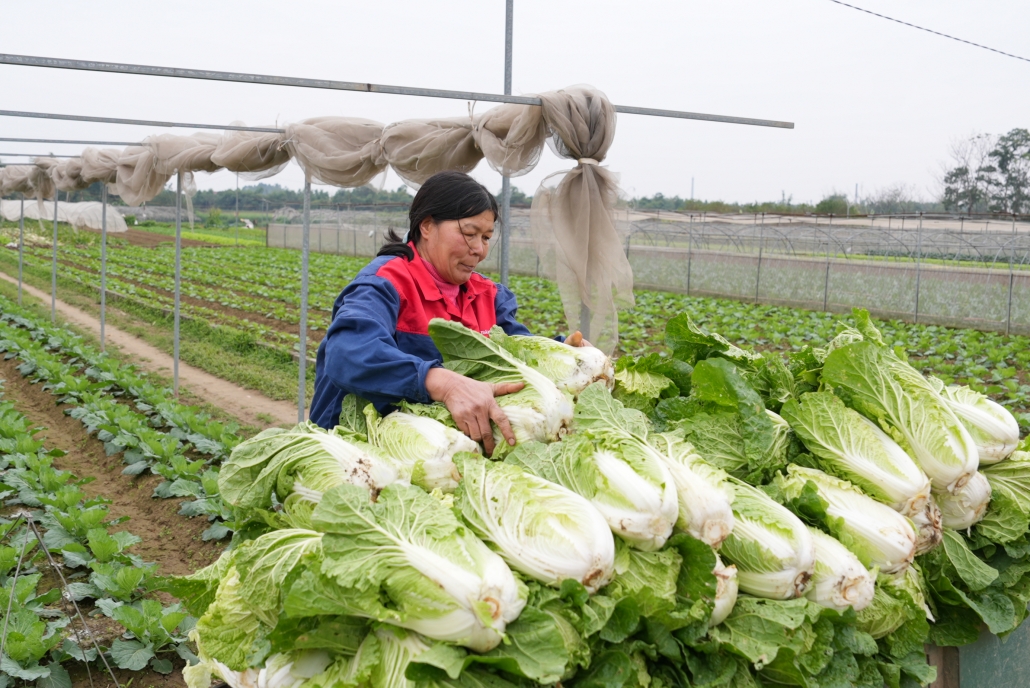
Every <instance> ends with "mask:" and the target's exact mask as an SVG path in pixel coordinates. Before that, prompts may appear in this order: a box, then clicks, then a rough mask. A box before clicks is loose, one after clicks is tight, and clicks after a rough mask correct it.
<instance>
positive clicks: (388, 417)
mask: <svg viewBox="0 0 1030 688" xmlns="http://www.w3.org/2000/svg"><path fill="white" fill-rule="evenodd" d="M430 334H431V335H432V336H433V339H434V341H435V343H436V344H437V347H438V348H439V350H440V352H441V353H442V355H443V358H444V363H445V365H446V366H447V367H449V368H451V369H452V370H456V371H458V372H461V373H463V374H465V375H469V376H471V377H473V378H476V379H479V380H483V381H487V382H492V383H493V382H523V383H525V386H524V388H523V389H522V391H520V392H518V393H516V394H512V395H509V396H506V397H502V398H501V399H500V400H499V401H500V402H501V405H502V408H504V410H505V412H506V414H507V415H508V417H509V419H510V421H511V423H512V426H513V429H514V431H515V435H516V438H517V440H518V443H517V446H516V447H514V448H510V447H507V445H506V444H505V443H503V442H498V451H497V453H496V455H495V456H493V457H485V456H483V454H482V449H481V447H480V446H479V445H477V444H476V443H475V442H473V441H472V440H470V439H468V438H467V437H465V436H464V435H463V434H462V433H460V432H459V431H458V430H457V429H456V428H455V427H454V423H453V421H452V419H451V418H450V415H449V414H448V413H447V410H446V408H444V407H443V406H441V405H437V404H433V405H419V404H407V403H405V404H401V406H400V408H398V409H390V410H389V411H390V412H389V413H386V414H385V415H383V414H381V413H379V412H377V411H376V409H374V408H373V407H372V406H371V405H368V404H366V403H365V402H364V401H363V400H360V399H357V398H355V397H353V396H351V397H347V398H346V399H345V400H344V404H343V409H342V412H341V416H340V424H339V426H338V427H336V428H335V429H334V430H333V431H331V432H326V431H324V430H322V429H320V428H318V427H316V426H314V425H312V424H310V423H305V424H300V425H298V426H296V427H294V428H291V429H279V428H275V429H270V430H266V431H265V432H262V433H260V434H258V435H257V436H255V437H253V438H252V439H250V440H248V441H246V442H243V443H242V444H240V445H239V446H237V447H236V449H235V450H234V451H233V454H232V457H231V459H230V460H229V461H228V462H227V463H226V464H225V465H223V467H222V469H221V472H220V478H219V487H220V491H221V494H222V496H223V498H224V499H225V500H226V501H227V502H228V503H230V504H231V505H233V507H234V509H235V514H236V522H235V525H236V535H235V536H234V539H233V542H232V545H231V547H230V548H229V549H228V550H227V551H226V552H225V553H223V555H222V556H221V557H220V558H219V559H218V561H217V562H215V563H214V564H212V565H211V566H209V567H207V568H205V569H202V570H201V571H198V572H197V573H195V574H193V575H190V576H186V577H181V578H177V579H174V580H173V582H172V583H171V584H170V586H169V588H170V590H171V592H173V593H174V594H176V595H177V596H178V597H180V598H181V599H183V600H186V601H187V602H186V604H187V605H188V607H189V609H190V611H191V612H192V613H193V614H195V615H197V616H198V622H197V625H196V628H195V629H194V631H193V633H192V635H191V637H192V638H193V640H194V641H195V642H196V644H197V655H198V657H199V662H198V663H194V664H193V665H191V666H188V667H186V669H185V670H184V676H185V678H186V681H187V683H188V685H189V687H190V688H207V687H208V686H210V685H211V684H212V683H213V682H215V681H222V682H225V683H227V684H228V685H230V686H234V687H235V686H250V685H255V686H262V687H263V688H319V687H324V688H330V687H335V686H356V687H357V686H371V687H380V686H383V687H385V686H391V687H392V686H412V687H414V686H468V687H473V686H485V687H492V688H507V687H511V686H538V685H559V684H560V685H561V686H563V687H572V688H575V687H576V686H583V687H586V686H625V687H626V688H630V687H634V686H650V687H652V688H663V687H666V686H669V687H671V686H686V685H705V686H735V687H737V686H739V687H744V686H756V687H757V686H763V685H771V684H784V685H796V686H820V685H856V686H870V687H872V686H876V687H877V688H878V687H880V686H883V685H888V686H894V687H900V686H902V685H910V684H913V683H914V684H920V685H926V684H927V683H929V682H931V681H932V680H933V678H934V676H935V672H934V669H933V667H930V666H928V664H927V662H926V656H925V654H924V650H923V647H924V644H925V643H936V644H938V645H961V644H965V643H968V642H972V641H973V640H975V639H976V638H977V636H978V634H979V632H980V627H981V625H986V627H987V628H988V629H989V630H990V631H991V632H992V633H996V634H1005V633H1008V632H1010V631H1011V630H1013V629H1014V628H1016V627H1017V626H1018V625H1019V624H1020V623H1021V622H1022V621H1023V620H1024V618H1025V617H1026V615H1027V612H1026V609H1027V603H1028V602H1030V573H1028V572H1030V537H1028V526H1030V443H1027V442H1025V441H1024V443H1023V445H1022V446H1021V447H1020V446H1019V429H1018V425H1016V424H1015V421H1014V419H1012V417H1011V414H1010V413H1008V411H1007V410H1006V409H1004V407H1002V406H1000V405H998V404H996V403H994V402H992V401H990V400H988V399H987V398H986V397H983V396H982V395H979V394H977V393H975V392H973V391H972V390H969V389H966V388H956V387H946V386H945V385H943V384H942V383H940V382H939V381H937V380H934V379H927V378H925V377H923V376H922V375H921V374H920V373H919V372H918V371H916V370H915V369H914V368H912V366H910V365H909V364H908V363H907V361H906V360H905V358H904V355H903V354H902V353H901V350H900V349H896V348H893V347H891V346H888V344H887V343H885V342H884V341H883V339H882V337H881V335H880V333H879V332H878V331H877V330H876V329H875V328H874V327H873V325H872V324H871V322H870V321H869V318H868V315H867V314H865V313H864V312H861V311H856V313H855V327H845V328H843V329H842V331H841V333H840V335H839V336H838V337H836V338H835V339H834V340H833V341H831V342H828V343H827V345H826V346H825V348H822V349H815V348H806V349H804V350H802V351H799V352H796V353H794V354H791V355H790V356H789V357H788V358H786V359H783V358H781V357H779V356H775V355H770V354H758V353H755V352H750V351H745V350H743V349H740V348H738V347H736V346H734V345H732V344H730V343H729V342H728V341H726V340H725V339H723V338H722V337H720V336H719V335H717V334H712V333H709V332H707V331H705V330H704V329H703V328H701V327H699V326H697V325H696V324H695V323H694V322H693V321H691V320H690V318H689V317H687V316H685V315H683V316H678V317H676V318H674V319H673V320H671V321H669V323H668V325H667V329H666V339H665V345H666V347H667V350H666V351H664V352H662V353H658V354H651V355H648V356H644V357H641V358H636V359H634V358H630V357H623V358H621V359H619V360H618V361H617V362H616V363H615V364H614V365H613V364H612V362H611V361H610V360H609V359H608V358H607V357H606V356H604V354H603V353H601V352H599V351H598V350H596V349H593V348H591V347H584V348H573V347H569V346H567V345H565V344H562V343H560V342H556V341H553V340H548V339H544V338H541V337H520V336H509V335H505V334H504V333H503V332H501V331H500V330H498V329H496V328H495V330H494V331H493V332H491V334H490V336H489V337H484V336H482V335H480V334H478V333H475V332H472V331H470V330H468V329H466V328H464V327H463V326H461V325H459V324H456V323H450V322H445V321H440V320H436V321H433V322H432V323H431V325H430ZM1017 447H1018V448H1017ZM1024 591H1027V592H1024Z"/></svg>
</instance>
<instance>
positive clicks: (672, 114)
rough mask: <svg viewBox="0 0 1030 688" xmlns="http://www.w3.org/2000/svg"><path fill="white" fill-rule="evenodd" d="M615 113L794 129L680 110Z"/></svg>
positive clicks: (633, 109) (634, 109)
mask: <svg viewBox="0 0 1030 688" xmlns="http://www.w3.org/2000/svg"><path fill="white" fill-rule="evenodd" d="M615 111H616V112H620V113H622V114H624V115H646V116H649V117H676V118H679V119H699V120H703V121H705V122H725V123H727V124H749V125H751V126H755V127H775V128H778V129H793V128H794V123H793V122H779V121H776V120H773V119H752V118H751V117H732V116H729V115H706V114H704V113H702V112H680V111H678V110H656V109H654V108H639V107H632V106H629V105H616V106H615Z"/></svg>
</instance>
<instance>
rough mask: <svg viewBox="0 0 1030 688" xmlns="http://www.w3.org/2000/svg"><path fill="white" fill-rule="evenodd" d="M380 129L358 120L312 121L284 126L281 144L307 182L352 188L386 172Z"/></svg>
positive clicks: (327, 118) (377, 124)
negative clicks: (308, 180)
mask: <svg viewBox="0 0 1030 688" xmlns="http://www.w3.org/2000/svg"><path fill="white" fill-rule="evenodd" d="M382 135H383V125H382V124H380V123H379V122H373V121H372V120H370V119H361V118H359V117H314V118H312V119H306V120H304V121H303V122H297V123H295V124H288V125H286V134H285V139H284V143H285V146H286V149H287V150H288V151H289V153H290V156H291V157H292V158H293V159H294V160H296V161H297V164H298V165H300V167H301V169H302V170H304V174H305V175H306V176H307V178H308V179H310V180H311V181H314V182H319V183H322V184H331V185H333V186H341V187H345V188H352V187H356V186H364V185H365V184H368V183H369V182H371V181H372V180H373V179H375V177H376V176H377V175H379V173H381V172H382V171H383V170H384V169H386V161H385V160H384V159H383V153H382V145H381V143H380V140H381V138H382Z"/></svg>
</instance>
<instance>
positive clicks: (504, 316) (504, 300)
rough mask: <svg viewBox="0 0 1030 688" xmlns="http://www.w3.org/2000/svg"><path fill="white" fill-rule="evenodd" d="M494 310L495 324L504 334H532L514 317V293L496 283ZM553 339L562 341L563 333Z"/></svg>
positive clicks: (516, 307)
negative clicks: (495, 315)
mask: <svg viewBox="0 0 1030 688" xmlns="http://www.w3.org/2000/svg"><path fill="white" fill-rule="evenodd" d="M494 310H495V311H496V312H497V325H498V326H499V327H500V328H501V329H502V330H504V333H505V334H532V332H530V331H529V328H528V327H526V326H525V325H523V324H522V323H520V322H519V321H518V320H516V319H515V314H516V312H517V311H518V310H519V304H518V303H516V302H515V294H513V293H512V291H511V289H508V287H506V286H504V285H503V284H498V285H497V297H496V298H495V299H494ZM555 339H556V340H557V341H559V342H564V341H565V335H563V334H560V335H558V336H557V337H555Z"/></svg>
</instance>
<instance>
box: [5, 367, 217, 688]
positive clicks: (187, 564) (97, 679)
mask: <svg viewBox="0 0 1030 688" xmlns="http://www.w3.org/2000/svg"><path fill="white" fill-rule="evenodd" d="M16 363H17V361H16V360H15V359H11V360H9V361H7V360H0V379H3V380H5V382H4V390H5V394H4V396H5V398H6V399H7V400H8V401H11V402H12V403H13V404H14V406H15V408H16V409H17V410H18V411H19V412H20V413H22V414H24V415H25V416H26V418H28V420H29V421H30V422H32V423H33V424H34V425H36V426H40V427H43V428H45V429H44V430H43V431H42V432H41V433H40V435H39V437H40V438H41V439H43V440H44V442H45V443H46V446H47V448H51V449H60V450H62V451H64V452H65V455H64V456H61V457H58V458H57V459H55V460H54V465H55V466H56V467H57V468H60V469H63V470H67V471H71V472H72V473H74V474H75V476H76V477H78V478H93V480H92V482H89V483H86V484H84V485H82V488H81V489H82V490H83V492H85V493H86V494H87V495H89V496H102V497H104V498H106V499H108V500H110V501H111V503H110V505H109V509H110V515H111V517H112V518H120V517H123V516H127V517H129V520H128V521H126V522H125V523H124V524H123V525H122V528H123V529H125V530H128V531H129V532H131V533H133V534H134V535H136V536H138V537H140V538H141V539H142V542H140V543H139V544H137V545H134V546H133V547H132V548H131V550H130V551H132V552H133V553H135V554H138V555H139V556H141V557H142V558H143V560H144V561H148V562H154V563H156V564H157V565H158V573H159V574H160V575H165V576H168V575H185V574H189V573H192V572H194V571H196V570H197V569H199V568H202V567H204V566H206V565H208V564H210V563H211V562H213V561H214V560H215V559H217V558H218V556H219V554H221V552H222V550H223V549H224V547H225V542H213V541H208V542H205V541H204V540H202V539H201V533H202V532H203V531H204V529H205V528H207V526H208V521H207V519H205V518H203V517H200V518H191V519H187V518H185V517H184V516H180V515H179V514H178V513H177V512H178V510H179V502H180V501H181V500H179V499H156V498H154V497H152V496H151V495H152V494H153V491H154V487H156V486H157V484H158V483H160V482H161V480H162V479H161V478H160V477H159V476H155V475H146V476H127V475H122V473H121V470H122V468H123V466H124V464H123V463H122V460H121V455H120V454H115V455H113V456H107V454H106V452H105V451H104V445H103V443H102V442H100V440H98V439H96V438H95V437H92V436H90V435H89V434H88V433H87V432H86V429H85V428H84V427H83V425H82V424H81V423H80V422H79V421H77V420H75V419H74V418H71V417H70V416H68V415H65V409H66V408H68V406H67V405H65V404H58V403H56V399H55V398H54V396H53V395H51V394H50V393H49V392H46V391H44V390H43V389H42V388H41V387H40V386H39V385H36V384H32V383H31V382H29V381H28V380H26V379H25V378H23V377H22V376H21V374H20V373H18V371H17V368H16ZM159 598H161V599H162V602H164V603H165V604H167V603H169V602H171V601H172V600H171V598H170V597H169V596H168V595H166V594H163V593H162V594H160V595H159ZM68 612H69V613H70V614H71V613H72V612H73V610H72V609H69V610H68ZM84 613H85V612H84ZM86 618H87V623H88V625H89V628H90V630H91V631H92V633H93V635H94V636H95V637H96V638H97V639H98V640H99V641H100V642H101V643H109V642H110V641H111V640H112V639H113V638H114V637H117V635H118V634H119V633H120V632H121V630H122V629H121V628H120V626H118V625H117V624H115V623H114V622H112V621H110V620H109V619H107V617H103V616H101V617H91V616H88V615H87V617H86ZM71 628H72V629H74V630H79V631H80V632H82V631H81V626H80V622H79V621H78V620H77V619H76V620H73V623H72V627H71ZM166 656H167V658H168V659H171V660H172V661H173V664H174V669H173V671H172V673H170V674H168V675H163V674H159V673H157V672H155V671H153V670H150V669H147V670H144V671H142V672H140V671H123V670H119V669H115V676H116V677H117V679H118V683H119V684H120V685H122V686H125V685H127V684H128V683H129V682H130V681H132V682H133V683H134V684H135V685H137V686H141V687H142V686H146V687H151V686H152V687H154V688H172V687H174V688H181V686H182V685H183V680H182V667H183V665H184V662H183V661H182V660H181V659H179V658H178V657H177V656H176V655H174V654H168V655H166ZM66 668H67V669H68V671H69V674H70V675H71V678H72V685H73V686H74V687H75V688H79V687H84V686H92V687H93V688H99V687H101V686H112V687H113V686H114V682H113V681H112V680H111V677H110V675H109V674H108V673H107V672H106V670H104V669H103V667H102V664H99V663H97V664H94V666H93V667H92V668H91V672H92V676H91V675H90V673H89V672H88V671H87V669H86V667H85V665H83V664H81V663H78V662H72V663H69V664H68V665H66Z"/></svg>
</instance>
